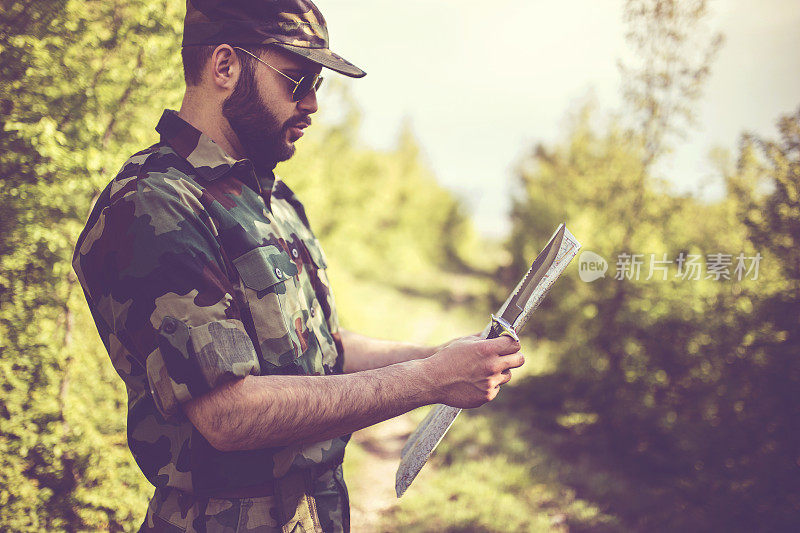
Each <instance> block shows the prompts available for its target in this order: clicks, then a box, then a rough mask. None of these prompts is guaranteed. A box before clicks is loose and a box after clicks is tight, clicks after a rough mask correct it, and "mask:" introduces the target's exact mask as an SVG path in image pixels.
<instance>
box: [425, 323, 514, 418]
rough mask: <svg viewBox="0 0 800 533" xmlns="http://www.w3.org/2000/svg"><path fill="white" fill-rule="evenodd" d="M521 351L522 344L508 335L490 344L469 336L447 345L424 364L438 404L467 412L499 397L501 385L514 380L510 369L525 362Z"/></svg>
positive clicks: (489, 341) (491, 340) (491, 341)
mask: <svg viewBox="0 0 800 533" xmlns="http://www.w3.org/2000/svg"><path fill="white" fill-rule="evenodd" d="M519 349H520V345H519V343H518V342H517V341H515V340H513V339H511V338H509V337H507V336H505V335H504V336H502V337H498V338H496V339H489V340H483V339H480V338H478V337H477V336H469V337H462V338H460V339H456V340H454V341H451V342H449V343H446V344H444V345H443V348H442V349H441V350H439V351H438V352H436V353H435V354H434V355H432V356H430V357H428V358H427V359H425V360H424V361H423V362H424V363H425V364H426V365H427V369H428V377H429V378H430V380H431V382H432V384H433V386H434V387H435V388H436V391H437V393H438V398H439V400H438V402H439V403H444V404H447V405H450V406H452V407H460V408H464V409H466V408H471V407H478V406H481V405H483V404H484V403H486V402H489V401H491V400H493V399H494V397H495V396H497V393H498V391H499V390H500V385H502V384H504V383H508V381H509V380H510V379H511V372H510V369H511V368H517V367H520V366H522V364H523V363H524V362H525V358H524V357H523V355H522V354H521V353H519Z"/></svg>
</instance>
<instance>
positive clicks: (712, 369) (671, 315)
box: [509, 112, 800, 529]
mask: <svg viewBox="0 0 800 533" xmlns="http://www.w3.org/2000/svg"><path fill="white" fill-rule="evenodd" d="M589 116H590V113H588V112H584V113H583V114H582V115H581V118H579V119H578V121H577V123H576V126H575V127H574V129H573V131H572V133H571V135H570V137H569V139H568V140H567V141H566V142H564V143H562V144H560V145H558V146H556V147H554V148H545V147H541V146H540V147H538V148H537V150H536V151H535V152H534V153H533V154H532V155H531V157H530V158H529V159H528V160H526V161H525V162H524V163H523V165H522V167H521V168H522V171H521V174H520V180H521V185H522V187H523V189H524V191H525V194H524V195H522V197H521V200H520V201H518V202H517V204H516V205H515V206H514V211H513V215H512V216H513V217H514V219H513V220H514V224H513V227H514V230H513V231H514V232H515V233H514V236H515V238H514V239H512V240H510V241H509V243H510V246H511V251H512V255H513V256H514V257H515V259H516V260H515V264H519V265H522V264H523V262H524V261H525V260H526V259H527V258H530V257H531V256H532V253H533V250H534V248H535V246H536V244H535V243H536V242H538V243H541V242H544V241H545V240H546V238H547V235H548V234H549V232H550V231H552V228H554V227H555V226H556V224H557V223H558V222H560V221H562V220H563V221H566V222H567V224H568V226H569V227H571V228H572V229H573V231H574V233H575V234H576V235H578V236H579V238H580V239H581V240H582V242H583V244H584V247H585V249H588V250H592V251H595V252H597V253H599V254H600V255H603V256H604V257H606V258H607V259H609V260H610V261H609V262H610V271H609V274H608V275H607V277H606V278H602V279H600V280H597V281H595V282H593V283H583V282H581V281H579V280H578V279H577V276H576V275H572V276H568V277H567V279H564V280H559V284H558V287H557V288H556V290H555V291H554V294H553V295H552V297H551V298H550V299H549V300H548V306H547V307H546V311H545V312H541V313H540V314H539V315H538V316H537V319H536V321H535V324H533V328H532V330H533V333H534V334H535V335H536V336H539V337H543V338H545V339H547V340H549V341H555V342H556V343H557V344H556V345H555V346H556V347H555V348H554V350H555V351H556V353H555V356H556V357H557V358H558V360H559V361H560V364H559V366H558V369H557V370H556V372H554V373H553V374H550V375H545V376H540V377H538V378H536V379H533V380H531V381H530V382H529V384H528V385H527V388H526V390H527V391H528V392H527V393H525V394H524V396H525V399H524V400H521V401H522V402H531V403H533V404H534V405H538V406H539V407H540V408H541V410H542V411H545V410H546V412H547V416H544V417H543V416H542V415H541V413H540V415H539V417H538V421H537V423H536V424H535V426H536V427H537V428H538V430H539V431H543V430H545V429H546V430H547V431H550V432H553V433H554V434H556V435H559V434H560V435H569V436H570V437H571V439H570V440H571V443H572V446H575V447H577V448H578V449H579V450H581V453H589V450H591V455H592V456H593V460H594V461H596V462H597V463H600V464H606V465H614V467H615V468H617V469H619V470H620V471H622V472H623V474H622V475H624V476H625V477H631V478H632V479H635V480H638V481H639V482H640V483H642V484H651V483H652V482H653V481H654V480H658V483H657V485H658V486H659V487H661V490H662V491H665V494H668V500H669V501H670V504H669V505H671V507H668V508H669V509H671V510H672V513H670V514H669V515H666V512H665V514H664V515H662V514H660V512H656V511H655V510H651V511H648V510H644V509H641V508H639V507H637V506H636V505H634V502H636V501H637V499H626V498H619V497H614V498H611V499H606V498H607V497H608V496H607V495H605V494H603V493H602V492H600V493H595V494H594V497H596V498H598V499H599V501H601V502H602V503H603V504H604V505H608V506H610V510H612V511H613V512H614V513H615V514H618V515H619V516H621V517H623V518H624V520H625V521H626V522H627V523H628V524H629V526H630V527H642V526H643V525H646V524H655V523H666V524H669V526H667V527H668V529H673V528H678V527H698V526H699V527H700V528H701V529H703V528H711V529H717V528H733V529H742V528H744V529H748V528H758V527H764V526H765V527H767V528H768V529H781V528H784V527H787V526H788V525H789V524H790V523H791V521H792V520H793V518H792V517H793V516H796V513H797V511H798V505H800V499H798V498H800V484H798V482H797V481H796V476H794V475H793V473H794V472H795V471H796V464H795V461H796V459H797V457H796V453H793V452H792V451H791V450H792V446H793V444H792V443H794V442H796V441H797V436H798V435H797V434H796V424H793V423H792V422H791V421H792V420H796V417H797V415H798V412H797V408H796V402H793V401H792V400H791V399H790V396H789V394H790V391H793V390H797V387H798V386H800V365H799V364H798V360H797V358H796V353H797V344H796V343H797V338H796V334H797V333H796V332H798V331H800V328H798V326H799V325H800V324H798V318H797V317H798V316H800V300H798V297H797V296H798V288H797V287H798V276H797V274H798V270H797V268H798V267H797V265H798V257H797V247H796V242H797V239H798V238H799V237H800V228H799V227H798V223H797V213H798V206H800V203H799V202H800V200H799V199H798V193H797V190H798V186H799V185H800V172H798V168H800V166H799V165H800V157H799V156H800V152H798V149H797V146H798V136H797V131H798V128H800V115H795V116H792V117H786V118H785V119H783V120H782V121H781V131H782V135H783V139H782V141H781V142H779V143H775V142H765V141H759V140H756V139H753V138H750V137H747V138H745V141H744V143H743V147H742V155H741V157H740V161H739V164H738V168H737V169H736V171H735V173H734V174H733V175H731V176H729V177H728V180H727V181H728V183H729V193H728V195H727V197H726V198H725V199H724V200H722V201H719V202H716V203H714V204H702V203H699V202H698V201H696V200H694V199H692V198H689V197H682V196H678V195H675V194H673V193H670V191H669V190H668V189H666V188H664V187H663V186H660V185H658V184H653V185H649V186H647V187H646V189H645V190H644V191H643V193H644V195H643V197H644V199H645V201H644V202H643V203H642V205H643V206H644V208H643V210H642V211H641V212H640V214H639V216H638V217H637V218H636V219H635V220H633V221H632V227H633V230H632V231H628V229H627V227H626V226H628V225H629V224H631V221H630V220H629V217H630V216H631V215H630V214H629V213H626V209H629V208H630V206H631V205H632V202H631V195H632V194H636V192H632V191H634V188H633V187H632V185H631V181H627V180H635V179H636V178H637V176H638V173H639V172H640V171H641V167H640V165H641V161H642V160H643V159H642V151H641V144H637V142H636V140H635V139H630V138H626V136H625V135H621V134H620V131H619V129H618V128H616V127H615V126H614V125H613V124H612V125H611V126H610V127H609V128H608V131H606V132H604V133H596V132H595V131H593V130H592V129H591V128H590V126H589V123H590V120H589ZM646 183H650V182H649V180H648V181H647V182H646ZM698 221H702V224H698ZM528 235H530V237H528ZM625 241H627V246H626V247H624V248H623V247H622V246H621V245H622V243H623V242H625ZM539 246H540V244H539ZM621 252H644V253H648V254H649V253H654V254H656V258H657V259H661V258H662V254H663V253H666V254H667V257H668V258H670V259H673V260H674V259H675V258H676V257H677V256H678V254H679V253H680V252H689V253H697V254H709V253H715V252H723V253H731V254H733V255H734V256H735V255H736V254H738V253H739V252H744V253H745V254H746V255H748V256H752V255H755V253H756V252H758V253H761V254H762V256H763V259H762V261H761V265H760V268H761V270H760V275H759V279H758V280H752V279H749V278H747V279H744V280H742V281H738V280H736V279H735V277H734V279H732V280H730V281H724V280H723V281H714V280H710V279H703V280H699V281H685V280H681V279H680V278H675V267H674V266H673V267H672V269H671V271H670V273H669V277H670V278H671V279H669V280H666V281H662V280H661V279H660V274H656V276H655V278H654V279H652V280H650V281H645V278H646V277H647V274H648V272H647V270H646V268H645V269H643V271H642V277H641V278H640V281H638V282H637V281H630V280H615V279H613V274H614V269H615V265H614V262H615V260H616V257H617V255H618V254H619V253H621ZM645 265H647V262H645ZM576 270H577V269H576ZM732 270H733V267H731V271H732ZM572 272H573V273H574V274H577V272H576V271H575V270H573V271H572ZM518 273H519V271H518ZM518 273H517V274H518ZM619 285H624V290H620V288H619V287H618V286H619ZM545 391H546V392H545ZM582 413H583V415H582V416H579V417H578V419H582V420H588V422H582V423H579V424H577V425H574V424H570V423H568V421H569V420H572V419H574V415H576V414H577V415H581V414H582ZM587 415H588V417H587ZM554 428H557V431H554ZM654 492H655V491H654ZM590 493H591V492H590ZM665 497H666V496H665ZM677 508H681V509H690V508H691V509H692V512H683V511H682V512H681V513H675V512H674V511H675V510H676V509H677ZM723 511H724V512H723ZM642 513H656V514H655V515H649V516H648V515H647V514H642ZM653 518H655V519H654V520H652V521H651V520H650V519H653ZM664 521H666V522H664Z"/></svg>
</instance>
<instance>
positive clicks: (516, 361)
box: [500, 352, 525, 373]
mask: <svg viewBox="0 0 800 533" xmlns="http://www.w3.org/2000/svg"><path fill="white" fill-rule="evenodd" d="M500 362H501V363H502V365H503V373H505V371H506V370H508V369H509V368H518V367H521V366H522V365H523V364H524V363H525V356H524V355H522V354H521V353H519V352H517V353H515V354H513V355H506V356H505V357H501V358H500Z"/></svg>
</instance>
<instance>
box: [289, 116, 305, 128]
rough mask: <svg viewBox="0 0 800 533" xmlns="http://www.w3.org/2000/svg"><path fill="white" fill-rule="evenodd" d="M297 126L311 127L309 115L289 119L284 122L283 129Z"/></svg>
mask: <svg viewBox="0 0 800 533" xmlns="http://www.w3.org/2000/svg"><path fill="white" fill-rule="evenodd" d="M298 124H305V125H307V126H310V125H311V116H310V115H300V116H299V117H297V118H290V119H289V120H287V121H286V124H285V125H284V128H292V127H294V126H297V125H298Z"/></svg>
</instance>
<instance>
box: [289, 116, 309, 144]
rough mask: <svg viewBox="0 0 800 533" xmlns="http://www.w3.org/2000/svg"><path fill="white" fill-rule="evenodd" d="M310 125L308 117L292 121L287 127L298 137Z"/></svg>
mask: <svg viewBox="0 0 800 533" xmlns="http://www.w3.org/2000/svg"><path fill="white" fill-rule="evenodd" d="M310 125H311V119H310V118H309V119H305V120H301V121H298V122H295V123H293V124H292V125H291V126H289V128H288V129H289V130H290V131H291V133H292V134H293V135H294V136H295V137H297V138H298V139H299V138H300V137H302V136H303V133H304V132H303V130H304V129H306V128H307V127H309V126H310Z"/></svg>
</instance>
